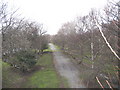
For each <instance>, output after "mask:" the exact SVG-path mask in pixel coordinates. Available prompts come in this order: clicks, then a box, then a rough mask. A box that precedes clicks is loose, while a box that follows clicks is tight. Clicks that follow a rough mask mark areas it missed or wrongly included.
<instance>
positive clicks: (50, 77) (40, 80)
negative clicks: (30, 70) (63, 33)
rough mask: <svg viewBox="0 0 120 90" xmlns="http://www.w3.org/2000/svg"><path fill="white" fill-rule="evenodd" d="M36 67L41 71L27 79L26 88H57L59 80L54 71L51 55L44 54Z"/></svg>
mask: <svg viewBox="0 0 120 90" xmlns="http://www.w3.org/2000/svg"><path fill="white" fill-rule="evenodd" d="M37 65H40V66H42V67H43V69H42V70H39V71H37V72H35V73H34V74H33V75H32V76H31V77H30V78H29V79H28V83H27V87H33V88H34V87H35V88H58V87H59V85H60V79H59V77H58V76H57V73H56V71H55V69H54V65H53V61H52V55H51V54H44V55H43V56H42V57H41V58H40V59H39V60H38V63H37Z"/></svg>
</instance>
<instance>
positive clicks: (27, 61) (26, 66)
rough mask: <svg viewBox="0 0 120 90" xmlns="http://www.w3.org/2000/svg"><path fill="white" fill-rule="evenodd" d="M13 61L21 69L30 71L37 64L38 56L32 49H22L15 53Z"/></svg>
mask: <svg viewBox="0 0 120 90" xmlns="http://www.w3.org/2000/svg"><path fill="white" fill-rule="evenodd" d="M12 63H13V64H14V65H15V66H17V67H18V68H19V69H20V70H21V71H23V72H25V71H29V70H30V69H31V68H32V67H33V66H34V65H35V64H36V56H35V53H34V52H32V51H20V52H18V53H16V54H15V57H14V59H13V60H12Z"/></svg>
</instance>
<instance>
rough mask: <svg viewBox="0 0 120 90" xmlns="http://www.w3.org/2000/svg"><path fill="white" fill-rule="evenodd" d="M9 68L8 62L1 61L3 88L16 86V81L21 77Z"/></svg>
mask: <svg viewBox="0 0 120 90" xmlns="http://www.w3.org/2000/svg"><path fill="white" fill-rule="evenodd" d="M11 68H12V67H11V66H10V65H9V64H7V63H5V62H2V84H3V87H5V88H13V87H16V84H17V82H19V81H20V79H21V76H20V75H19V74H18V73H16V72H14V71H13V70H12V69H11Z"/></svg>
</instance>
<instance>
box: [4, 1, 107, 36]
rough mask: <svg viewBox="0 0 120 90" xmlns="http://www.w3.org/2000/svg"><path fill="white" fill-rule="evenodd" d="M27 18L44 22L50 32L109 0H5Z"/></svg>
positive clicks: (52, 32)
mask: <svg viewBox="0 0 120 90" xmlns="http://www.w3.org/2000/svg"><path fill="white" fill-rule="evenodd" d="M5 1H7V2H8V3H9V4H10V5H11V6H12V7H11V8H12V9H15V8H19V10H18V12H19V13H20V14H21V15H22V16H23V17H25V18H27V19H30V20H33V21H37V22H40V23H43V24H44V25H45V26H46V27H47V31H48V33H49V34H56V33H57V31H58V30H59V28H60V27H61V25H62V24H63V23H65V22H67V21H72V20H74V19H75V18H76V17H77V16H82V15H86V14H87V13H88V12H89V11H90V10H91V8H97V9H99V8H103V7H104V5H105V4H106V2H107V0H5Z"/></svg>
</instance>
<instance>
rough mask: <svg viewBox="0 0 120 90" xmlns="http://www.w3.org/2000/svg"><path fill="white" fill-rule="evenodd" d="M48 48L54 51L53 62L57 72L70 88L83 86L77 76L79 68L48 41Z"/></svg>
mask: <svg viewBox="0 0 120 90" xmlns="http://www.w3.org/2000/svg"><path fill="white" fill-rule="evenodd" d="M49 46H50V48H51V49H52V50H53V51H54V52H53V56H54V63H55V68H56V69H57V71H58V73H59V74H60V75H61V76H63V77H64V78H66V79H67V80H68V84H69V86H70V88H85V86H84V85H83V84H82V83H81V80H80V78H79V74H80V72H79V70H78V69H77V68H76V66H75V65H74V64H73V63H72V62H71V60H70V59H69V58H68V57H67V56H65V55H64V54H63V53H62V52H60V51H57V49H56V47H55V46H54V45H53V44H52V43H50V44H49Z"/></svg>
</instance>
